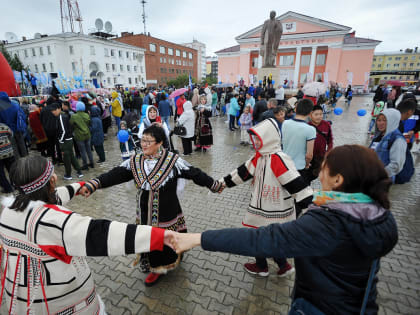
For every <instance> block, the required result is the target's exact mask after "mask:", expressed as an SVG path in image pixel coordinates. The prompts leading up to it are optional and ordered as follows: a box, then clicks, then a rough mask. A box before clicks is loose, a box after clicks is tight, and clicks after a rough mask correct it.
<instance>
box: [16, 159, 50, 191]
mask: <svg viewBox="0 0 420 315" xmlns="http://www.w3.org/2000/svg"><path fill="white" fill-rule="evenodd" d="M53 174H54V165H53V164H52V163H51V161H47V167H46V168H45V171H44V172H43V173H42V175H41V176H39V177H38V178H37V179H35V180H34V181H32V182H30V183H29V184H26V185H23V186H20V189H22V190H23V192H24V193H25V194H30V193H33V192H34V191H37V190H39V189H41V188H42V187H44V186H45V185H46V184H47V183H48V181H49V180H50V178H51V176H52V175H53Z"/></svg>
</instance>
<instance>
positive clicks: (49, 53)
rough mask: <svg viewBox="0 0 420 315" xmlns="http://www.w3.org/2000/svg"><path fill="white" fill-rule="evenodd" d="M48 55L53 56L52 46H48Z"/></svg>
mask: <svg viewBox="0 0 420 315" xmlns="http://www.w3.org/2000/svg"><path fill="white" fill-rule="evenodd" d="M47 54H48V55H51V47H50V46H47Z"/></svg>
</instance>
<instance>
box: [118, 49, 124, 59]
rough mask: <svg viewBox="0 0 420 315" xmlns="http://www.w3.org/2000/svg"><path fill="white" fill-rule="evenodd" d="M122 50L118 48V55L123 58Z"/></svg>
mask: <svg viewBox="0 0 420 315" xmlns="http://www.w3.org/2000/svg"><path fill="white" fill-rule="evenodd" d="M122 56H123V55H122V51H121V50H118V57H120V58H122Z"/></svg>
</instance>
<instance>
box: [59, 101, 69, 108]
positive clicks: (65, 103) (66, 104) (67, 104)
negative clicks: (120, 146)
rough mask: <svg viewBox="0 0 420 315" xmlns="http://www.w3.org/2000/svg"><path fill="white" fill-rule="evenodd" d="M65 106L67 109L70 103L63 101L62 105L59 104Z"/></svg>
mask: <svg viewBox="0 0 420 315" xmlns="http://www.w3.org/2000/svg"><path fill="white" fill-rule="evenodd" d="M63 105H64V106H67V107H70V103H69V102H67V101H63V103H62V104H61V106H63Z"/></svg>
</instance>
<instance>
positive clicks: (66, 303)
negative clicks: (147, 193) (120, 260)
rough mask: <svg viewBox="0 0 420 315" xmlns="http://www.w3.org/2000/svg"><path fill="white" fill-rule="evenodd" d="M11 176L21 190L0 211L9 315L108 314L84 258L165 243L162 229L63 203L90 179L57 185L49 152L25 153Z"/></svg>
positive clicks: (0, 252)
mask: <svg viewBox="0 0 420 315" xmlns="http://www.w3.org/2000/svg"><path fill="white" fill-rule="evenodd" d="M10 179H11V181H12V183H13V184H14V185H15V187H16V189H17V190H18V195H17V196H16V197H9V198H3V200H2V205H3V211H2V213H1V215H0V266H1V268H0V269H1V270H0V272H1V276H0V278H1V279H2V282H1V292H0V304H1V300H2V298H3V294H4V295H5V296H6V302H7V308H8V311H9V314H86V315H87V314H89V315H91V314H105V307H104V303H103V302H102V300H101V298H100V297H99V295H98V294H97V293H96V290H95V284H94V282H93V277H92V273H91V271H90V268H89V265H88V264H87V262H86V259H85V258H84V257H86V256H112V255H127V254H134V253H142V252H148V251H151V250H162V249H163V245H164V237H165V233H166V232H165V231H164V230H162V229H156V228H151V227H149V226H138V225H134V224H126V223H122V222H117V221H109V220H103V219H93V218H91V217H87V216H82V215H80V214H78V213H75V212H73V211H71V210H69V209H67V208H65V207H63V206H62V205H63V204H65V203H66V202H68V201H69V200H70V199H72V197H74V196H75V195H77V194H78V193H79V190H80V188H81V187H82V186H83V185H84V182H78V183H73V184H71V185H67V186H63V187H58V188H56V181H57V176H56V175H55V173H54V166H53V165H52V163H51V162H50V161H49V160H47V159H46V158H44V157H40V156H31V157H25V158H22V159H19V160H18V161H17V162H16V163H15V164H14V166H13V167H12V170H11V172H10ZM165 243H167V241H165Z"/></svg>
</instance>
